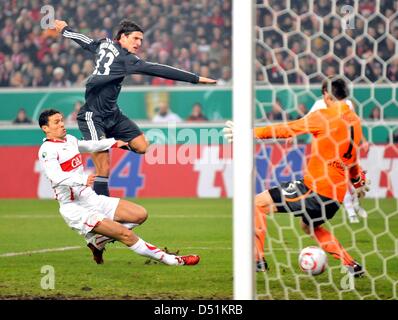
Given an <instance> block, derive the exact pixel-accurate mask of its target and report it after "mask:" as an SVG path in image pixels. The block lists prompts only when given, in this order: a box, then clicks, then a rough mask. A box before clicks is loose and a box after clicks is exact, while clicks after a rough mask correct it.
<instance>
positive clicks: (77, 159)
mask: <svg viewBox="0 0 398 320" xmlns="http://www.w3.org/2000/svg"><path fill="white" fill-rule="evenodd" d="M82 164H83V161H82V155H81V154H80V153H79V154H77V155H75V156H74V157H73V158H72V159H69V160H67V161H65V162H63V163H61V168H62V170H63V171H71V170H73V169H76V168H77V167H79V166H81V165H82Z"/></svg>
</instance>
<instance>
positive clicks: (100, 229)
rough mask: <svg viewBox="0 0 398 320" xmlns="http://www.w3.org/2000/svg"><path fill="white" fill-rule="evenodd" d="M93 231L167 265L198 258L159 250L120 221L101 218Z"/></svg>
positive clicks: (189, 262)
mask: <svg viewBox="0 0 398 320" xmlns="http://www.w3.org/2000/svg"><path fill="white" fill-rule="evenodd" d="M93 231H94V232H96V233H99V234H102V235H104V236H107V237H109V238H113V239H116V240H117V241H120V242H122V243H123V244H125V245H126V246H127V247H128V248H129V249H130V250H132V251H134V252H135V253H137V254H139V255H142V256H146V257H149V258H151V259H154V260H157V261H160V262H162V263H164V264H167V265H175V266H181V265H195V264H197V263H198V262H199V260H200V258H199V256H197V255H188V256H175V255H172V254H168V253H166V252H164V251H163V250H160V249H159V248H157V247H156V246H154V245H152V244H150V243H148V242H145V241H144V240H143V239H141V238H139V237H138V236H137V235H136V234H135V233H134V232H133V231H131V230H129V229H127V228H126V227H124V226H123V225H121V224H120V223H118V222H116V221H113V220H110V219H108V218H105V219H103V220H101V221H100V222H99V223H98V224H97V225H96V226H95V227H94V228H93Z"/></svg>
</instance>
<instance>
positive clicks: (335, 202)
mask: <svg viewBox="0 0 398 320" xmlns="http://www.w3.org/2000/svg"><path fill="white" fill-rule="evenodd" d="M325 81H327V83H325V84H324V85H323V86H322V87H323V88H325V89H324V90H323V92H322V94H323V98H324V101H325V103H326V105H327V109H323V110H318V111H316V112H313V113H310V114H308V115H307V116H305V117H303V118H301V119H299V120H295V121H291V122H287V123H282V124H276V125H270V126H266V127H261V128H255V129H254V135H255V137H256V138H258V139H275V138H289V137H294V136H297V135H300V134H306V133H310V134H312V135H313V142H312V145H311V154H310V156H309V159H308V161H307V167H306V168H305V171H304V178H303V179H302V180H297V181H291V182H288V183H282V184H281V185H280V186H278V187H274V188H271V189H270V190H266V191H264V192H262V193H260V194H258V195H257V196H256V198H255V233H256V238H255V243H256V260H257V271H265V270H267V269H268V265H267V263H266V260H265V259H264V243H265V234H266V215H267V214H268V213H270V212H290V213H293V214H294V215H295V216H300V217H301V218H302V222H301V226H302V229H303V230H304V231H305V232H306V233H307V234H310V235H312V236H313V237H314V238H315V239H316V240H317V241H318V243H319V245H320V246H321V247H322V249H323V250H325V251H326V252H328V253H330V254H331V255H332V256H333V257H334V258H336V259H340V260H341V261H342V263H343V265H344V266H346V267H347V269H348V271H349V272H350V273H352V274H353V275H354V276H355V277H359V276H362V275H363V274H364V270H363V268H362V266H361V265H360V264H359V263H358V262H356V261H355V260H354V259H353V258H352V257H351V256H350V255H349V254H348V252H347V251H346V250H345V249H344V248H343V246H342V245H341V244H340V242H339V241H338V240H337V239H336V238H335V237H334V236H333V235H332V234H331V233H330V232H329V231H328V230H327V229H325V228H324V227H322V224H323V223H325V222H326V221H327V220H329V219H331V218H333V216H334V215H335V214H336V212H337V211H338V209H339V207H340V205H341V203H342V202H343V199H344V195H345V193H346V191H347V182H348V180H349V181H350V182H351V183H352V185H353V186H354V188H355V189H356V192H357V194H358V195H359V196H363V195H364V193H365V192H366V191H368V190H369V189H368V182H367V179H366V176H365V172H364V171H362V169H361V167H360V166H359V163H358V158H357V150H358V146H359V144H360V142H361V139H362V128H361V122H360V119H359V117H358V116H357V115H356V114H355V112H353V111H352V110H350V108H349V106H348V105H347V104H346V103H345V102H344V100H343V99H342V98H341V97H342V96H343V95H344V94H345V92H343V91H344V89H343V88H344V87H345V83H344V81H343V80H342V79H339V78H333V79H327V80H325ZM344 96H345V95H344ZM224 135H225V137H226V138H227V139H228V140H229V141H230V142H231V141H232V138H233V123H232V122H229V123H227V127H226V128H224Z"/></svg>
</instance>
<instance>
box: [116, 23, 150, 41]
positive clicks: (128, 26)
mask: <svg viewBox="0 0 398 320" xmlns="http://www.w3.org/2000/svg"><path fill="white" fill-rule="evenodd" d="M134 31H139V32H142V33H144V31H143V30H142V28H141V27H140V26H139V25H138V24H136V23H135V22H133V21H131V20H128V19H124V20H122V21H120V23H119V30H118V31H117V33H116V37H115V39H116V40H120V37H121V36H122V34H125V35H126V36H128V35H129V34H130V33H132V32H134Z"/></svg>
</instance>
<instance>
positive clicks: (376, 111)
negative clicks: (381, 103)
mask: <svg viewBox="0 0 398 320" xmlns="http://www.w3.org/2000/svg"><path fill="white" fill-rule="evenodd" d="M369 119H370V120H381V109H380V107H378V106H375V107H373V109H372V111H371V112H370V115H369Z"/></svg>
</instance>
